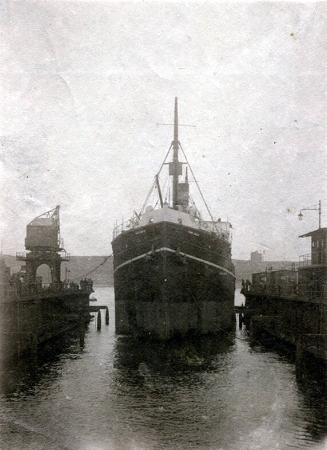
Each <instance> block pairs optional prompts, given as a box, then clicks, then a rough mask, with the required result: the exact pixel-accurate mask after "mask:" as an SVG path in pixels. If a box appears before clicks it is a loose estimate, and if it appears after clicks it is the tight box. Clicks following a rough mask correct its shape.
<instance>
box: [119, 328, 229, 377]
mask: <svg viewBox="0 0 327 450" xmlns="http://www.w3.org/2000/svg"><path fill="white" fill-rule="evenodd" d="M233 345H234V341H233V333H230V334H229V335H228V336H204V337H189V338H188V339H184V340H178V339H176V340H171V341H169V342H167V343H165V342H155V341H152V342H147V341H146V340H135V339H132V338H128V337H121V338H120V339H118V340H117V342H116V347H115V358H114V367H116V368H120V369H122V368H125V369H134V370H135V369H137V370H138V372H139V373H141V372H142V371H145V370H146V371H148V372H151V373H161V374H162V375H169V374H172V373H174V374H176V373H178V372H190V371H194V370H210V369H214V368H215V366H216V365H217V358H218V356H219V355H220V356H221V355H223V354H225V353H227V352H230V351H231V348H232V346H233ZM142 368H143V369H142ZM145 368H146V369H145Z"/></svg>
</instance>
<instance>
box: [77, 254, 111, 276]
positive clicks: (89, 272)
mask: <svg viewBox="0 0 327 450" xmlns="http://www.w3.org/2000/svg"><path fill="white" fill-rule="evenodd" d="M111 257H112V253H111V254H110V255H108V256H105V257H104V260H103V261H102V262H101V263H100V264H98V265H97V266H95V267H94V268H93V269H91V270H89V271H88V272H86V273H84V274H81V275H76V277H74V278H73V279H72V280H79V279H81V278H86V277H88V276H89V275H90V274H91V273H93V272H95V271H96V270H98V269H99V267H101V266H103V265H104V264H105V263H106V262H107V261H108V259H109V258H111Z"/></svg>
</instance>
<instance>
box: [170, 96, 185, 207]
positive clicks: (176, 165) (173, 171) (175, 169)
mask: <svg viewBox="0 0 327 450" xmlns="http://www.w3.org/2000/svg"><path fill="white" fill-rule="evenodd" d="M172 147H173V150H174V153H173V161H172V162H171V163H170V164H169V175H172V177H173V208H174V209H177V205H178V177H179V175H181V174H182V164H181V163H180V162H179V161H178V147H179V140H178V100H177V97H175V110H174V140H173V142H172Z"/></svg>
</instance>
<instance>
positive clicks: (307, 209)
mask: <svg viewBox="0 0 327 450" xmlns="http://www.w3.org/2000/svg"><path fill="white" fill-rule="evenodd" d="M302 211H318V216H319V228H321V200H319V202H318V205H314V206H311V207H310V208H302V209H300V212H299V215H298V218H299V220H303V214H302Z"/></svg>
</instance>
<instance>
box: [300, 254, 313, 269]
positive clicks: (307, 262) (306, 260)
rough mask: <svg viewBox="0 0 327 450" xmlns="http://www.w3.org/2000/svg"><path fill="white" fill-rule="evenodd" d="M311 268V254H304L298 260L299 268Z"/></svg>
mask: <svg viewBox="0 0 327 450" xmlns="http://www.w3.org/2000/svg"><path fill="white" fill-rule="evenodd" d="M305 266H311V254H310V253H306V254H305V255H301V256H300V258H299V267H305Z"/></svg>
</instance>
